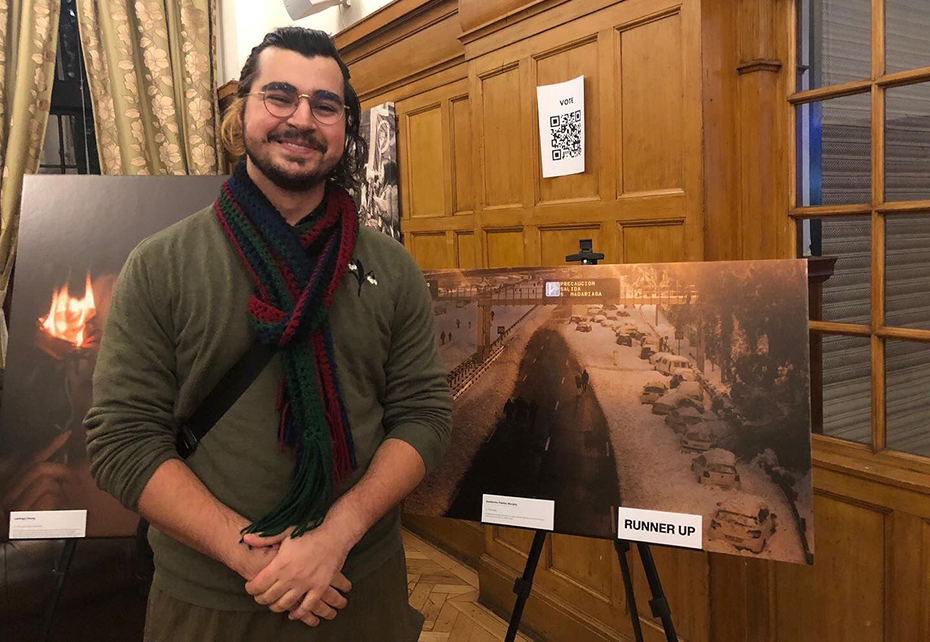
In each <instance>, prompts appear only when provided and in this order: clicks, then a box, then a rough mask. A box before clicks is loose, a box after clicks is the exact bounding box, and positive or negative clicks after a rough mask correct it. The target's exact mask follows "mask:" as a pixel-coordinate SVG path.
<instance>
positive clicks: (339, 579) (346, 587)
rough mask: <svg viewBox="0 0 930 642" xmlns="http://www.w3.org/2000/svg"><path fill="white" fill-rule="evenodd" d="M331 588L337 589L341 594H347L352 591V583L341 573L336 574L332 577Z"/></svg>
mask: <svg viewBox="0 0 930 642" xmlns="http://www.w3.org/2000/svg"><path fill="white" fill-rule="evenodd" d="M330 584H331V585H332V586H333V588H337V589H339V590H340V591H342V592H343V593H348V592H349V591H351V590H352V582H350V581H349V578H347V577H346V576H345V575H343V574H342V573H336V574H335V575H333V580H332V581H331V582H330Z"/></svg>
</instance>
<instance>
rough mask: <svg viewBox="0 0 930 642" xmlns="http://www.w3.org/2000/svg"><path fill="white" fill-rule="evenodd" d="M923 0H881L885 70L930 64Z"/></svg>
mask: <svg viewBox="0 0 930 642" xmlns="http://www.w3.org/2000/svg"><path fill="white" fill-rule="evenodd" d="M928 33H930V5H928V4H927V0H886V1H885V73H889V74H891V73H895V72H896V71H906V70H908V69H915V68H917V67H926V66H927V65H930V37H927V34H928Z"/></svg>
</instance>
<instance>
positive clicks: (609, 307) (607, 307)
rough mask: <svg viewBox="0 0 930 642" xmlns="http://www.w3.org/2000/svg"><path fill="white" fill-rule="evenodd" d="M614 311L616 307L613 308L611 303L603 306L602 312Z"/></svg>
mask: <svg viewBox="0 0 930 642" xmlns="http://www.w3.org/2000/svg"><path fill="white" fill-rule="evenodd" d="M616 309H617V306H615V305H614V304H613V303H605V304H604V310H611V311H613V310H616Z"/></svg>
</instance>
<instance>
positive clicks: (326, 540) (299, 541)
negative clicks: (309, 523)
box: [245, 526, 352, 626]
mask: <svg viewBox="0 0 930 642" xmlns="http://www.w3.org/2000/svg"><path fill="white" fill-rule="evenodd" d="M290 534H291V529H288V530H287V531H285V532H284V533H281V534H280V535H276V536H274V537H260V536H258V535H254V534H250V535H246V536H245V542H246V543H247V544H249V545H251V546H272V545H280V550H279V551H278V554H277V555H276V556H275V558H274V560H272V562H271V563H270V564H268V566H267V567H265V569H264V570H262V571H261V572H260V573H259V574H258V575H257V576H256V577H255V578H254V579H253V580H251V581H250V582H248V583H247V584H246V585H245V589H246V591H248V592H249V594H250V595H252V596H254V597H255V601H256V602H258V603H259V604H264V605H267V606H268V607H269V608H270V609H271V610H272V611H274V612H276V613H283V612H284V611H290V615H289V616H288V617H289V618H290V619H292V620H300V621H302V622H303V623H305V624H307V625H308V626H316V625H317V624H319V623H320V620H321V619H323V620H332V619H333V618H335V617H336V615H337V613H338V611H339V609H342V608H344V607H345V605H346V604H347V600H346V598H345V597H344V596H343V595H342V594H343V593H346V592H348V591H349V590H350V589H351V588H352V583H351V582H349V580H348V579H347V578H346V577H345V576H344V575H343V574H342V572H341V570H342V565H343V564H344V563H345V560H346V556H347V555H348V553H349V550H348V548H347V547H346V545H345V543H344V542H343V541H342V539H341V538H340V537H338V534H333V533H331V532H330V531H329V530H327V529H326V528H325V527H324V526H321V527H319V528H317V529H316V530H313V531H310V532H309V533H306V534H305V535H303V536H301V537H298V538H291V536H290Z"/></svg>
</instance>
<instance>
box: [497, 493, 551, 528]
mask: <svg viewBox="0 0 930 642" xmlns="http://www.w3.org/2000/svg"><path fill="white" fill-rule="evenodd" d="M481 497H482V502H481V521H482V522H485V523H488V524H499V525H501V526H522V527H524V528H535V529H539V530H543V531H551V530H552V529H553V528H554V526H553V523H554V521H555V502H554V501H552V500H551V499H529V498H527V497H508V496H506V495H482V496H481Z"/></svg>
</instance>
